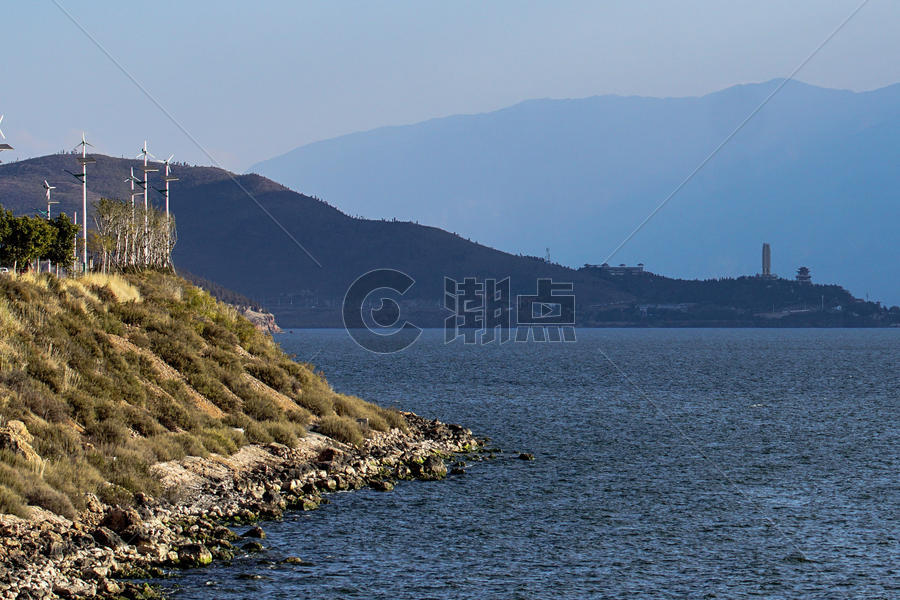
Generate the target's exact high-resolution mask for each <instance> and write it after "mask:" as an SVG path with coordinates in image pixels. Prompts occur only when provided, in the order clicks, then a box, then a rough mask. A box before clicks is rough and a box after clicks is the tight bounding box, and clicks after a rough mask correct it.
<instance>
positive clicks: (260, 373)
mask: <svg viewBox="0 0 900 600" xmlns="http://www.w3.org/2000/svg"><path fill="white" fill-rule="evenodd" d="M245 369H246V370H247V372H248V373H250V374H251V375H253V376H254V377H256V378H257V379H259V380H260V381H262V382H263V383H265V384H266V385H267V386H269V387H270V388H272V389H274V390H278V391H279V392H281V393H282V394H290V393H291V392H293V391H294V390H293V386H292V385H291V384H292V383H293V380H292V379H291V377H290V375H288V374H287V373H286V372H284V371H283V370H282V369H280V368H279V367H276V366H274V365H269V364H266V363H263V362H260V361H253V362H251V363H249V364H248V365H247V366H246V367H245Z"/></svg>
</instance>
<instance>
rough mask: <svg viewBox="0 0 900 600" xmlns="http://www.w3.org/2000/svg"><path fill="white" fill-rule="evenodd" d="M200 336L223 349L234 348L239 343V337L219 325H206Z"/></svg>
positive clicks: (202, 328)
mask: <svg viewBox="0 0 900 600" xmlns="http://www.w3.org/2000/svg"><path fill="white" fill-rule="evenodd" d="M200 335H202V336H203V339H205V340H206V341H207V342H209V343H210V344H212V345H214V346H221V347H222V348H229V349H230V348H234V347H235V346H236V345H237V343H238V338H237V336H236V335H235V334H233V333H232V332H230V331H228V329H226V328H225V327H223V326H222V325H219V324H218V323H204V324H203V326H202V327H201V329H200Z"/></svg>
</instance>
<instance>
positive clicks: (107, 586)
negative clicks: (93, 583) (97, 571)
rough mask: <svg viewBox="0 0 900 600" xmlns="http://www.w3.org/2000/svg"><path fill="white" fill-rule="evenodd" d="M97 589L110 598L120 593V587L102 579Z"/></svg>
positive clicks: (110, 580)
mask: <svg viewBox="0 0 900 600" xmlns="http://www.w3.org/2000/svg"><path fill="white" fill-rule="evenodd" d="M97 589H98V590H99V591H101V592H103V593H105V594H109V595H110V596H116V595H118V594H121V593H122V586H121V585H119V584H118V583H116V582H115V581H113V580H112V579H104V580H103V581H101V582H100V583H99V584H98V585H97Z"/></svg>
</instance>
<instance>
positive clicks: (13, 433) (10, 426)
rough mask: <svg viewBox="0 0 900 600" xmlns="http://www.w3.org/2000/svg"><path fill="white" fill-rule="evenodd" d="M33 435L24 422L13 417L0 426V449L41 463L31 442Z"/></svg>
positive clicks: (35, 462) (29, 460)
mask: <svg viewBox="0 0 900 600" xmlns="http://www.w3.org/2000/svg"><path fill="white" fill-rule="evenodd" d="M33 441H34V437H33V436H32V435H31V434H30V433H28V428H27V427H25V423H23V422H22V421H17V420H15V419H13V420H12V421H9V422H8V423H7V424H6V426H4V427H0V450H9V451H10V452H12V453H13V454H17V455H19V456H21V457H22V458H24V459H25V460H27V461H28V462H30V463H34V464H37V465H39V464H41V462H42V461H41V457H40V456H39V455H38V453H37V452H35V451H34V448H32V447H31V443H32V442H33Z"/></svg>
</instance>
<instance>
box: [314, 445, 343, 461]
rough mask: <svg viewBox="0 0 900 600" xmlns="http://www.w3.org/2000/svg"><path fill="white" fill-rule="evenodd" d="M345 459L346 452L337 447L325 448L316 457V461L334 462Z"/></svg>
mask: <svg viewBox="0 0 900 600" xmlns="http://www.w3.org/2000/svg"><path fill="white" fill-rule="evenodd" d="M343 459H344V453H343V452H341V451H340V450H338V449H337V448H325V449H324V450H322V451H321V452H319V456H318V457H317V458H316V462H320V463H334V462H341V461H342V460H343Z"/></svg>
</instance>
